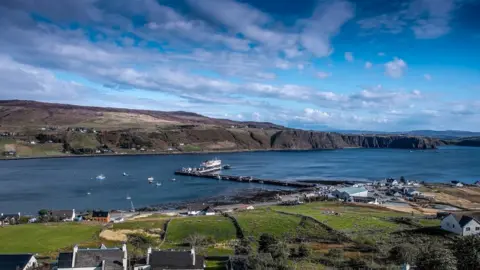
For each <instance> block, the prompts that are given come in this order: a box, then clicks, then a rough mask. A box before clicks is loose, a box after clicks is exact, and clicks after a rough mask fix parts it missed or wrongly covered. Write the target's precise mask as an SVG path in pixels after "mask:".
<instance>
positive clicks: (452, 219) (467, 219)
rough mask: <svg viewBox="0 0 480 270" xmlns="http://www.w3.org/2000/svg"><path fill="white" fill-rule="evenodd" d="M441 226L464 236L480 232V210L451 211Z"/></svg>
mask: <svg viewBox="0 0 480 270" xmlns="http://www.w3.org/2000/svg"><path fill="white" fill-rule="evenodd" d="M440 226H441V228H442V229H443V230H446V231H449V232H453V233H456V234H459V235H462V236H466V235H473V234H480V212H476V213H474V212H471V213H451V214H450V215H448V216H446V217H445V218H444V219H443V220H442V222H441V223H440Z"/></svg>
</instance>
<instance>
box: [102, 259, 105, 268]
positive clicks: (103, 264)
mask: <svg viewBox="0 0 480 270" xmlns="http://www.w3.org/2000/svg"><path fill="white" fill-rule="evenodd" d="M102 270H105V260H103V261H102Z"/></svg>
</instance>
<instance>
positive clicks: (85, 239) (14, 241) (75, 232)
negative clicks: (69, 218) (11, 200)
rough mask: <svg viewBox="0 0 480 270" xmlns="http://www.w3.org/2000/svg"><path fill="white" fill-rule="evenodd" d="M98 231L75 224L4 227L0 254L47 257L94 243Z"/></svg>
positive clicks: (1, 230) (90, 226) (91, 226)
mask: <svg viewBox="0 0 480 270" xmlns="http://www.w3.org/2000/svg"><path fill="white" fill-rule="evenodd" d="M100 229H101V228H100V226H94V225H84V224H75V223H57V224H25V225H15V226H6V227H3V228H0V239H1V242H2V244H1V245H0V252H1V253H28V252H32V253H40V254H43V255H49V254H51V253H55V252H57V251H58V250H59V249H64V248H71V247H72V246H73V245H75V244H82V243H86V244H92V242H96V240H97V236H98V233H99V232H100Z"/></svg>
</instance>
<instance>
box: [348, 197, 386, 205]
mask: <svg viewBox="0 0 480 270" xmlns="http://www.w3.org/2000/svg"><path fill="white" fill-rule="evenodd" d="M347 201H348V202H353V203H368V204H378V200H377V198H374V197H358V196H351V197H349V198H348V199H347Z"/></svg>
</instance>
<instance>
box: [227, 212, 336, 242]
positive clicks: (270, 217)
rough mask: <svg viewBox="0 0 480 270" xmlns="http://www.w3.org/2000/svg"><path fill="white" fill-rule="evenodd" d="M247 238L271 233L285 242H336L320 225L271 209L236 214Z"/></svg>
mask: <svg viewBox="0 0 480 270" xmlns="http://www.w3.org/2000/svg"><path fill="white" fill-rule="evenodd" d="M234 216H235V217H236V218H237V220H238V223H239V224H240V227H242V229H243V231H244V233H245V235H246V236H253V237H255V238H257V239H258V237H260V235H261V234H262V233H270V234H272V235H275V236H277V237H279V238H283V239H285V240H293V239H295V238H302V239H308V240H309V241H310V240H320V241H321V240H334V238H335V237H334V235H332V234H330V233H329V232H328V231H326V230H325V229H324V228H323V227H321V226H320V225H318V224H316V223H314V222H313V221H310V220H305V219H302V218H300V217H296V216H290V215H285V214H281V213H278V212H275V211H272V210H270V209H257V210H251V211H244V212H239V213H235V214H234Z"/></svg>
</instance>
